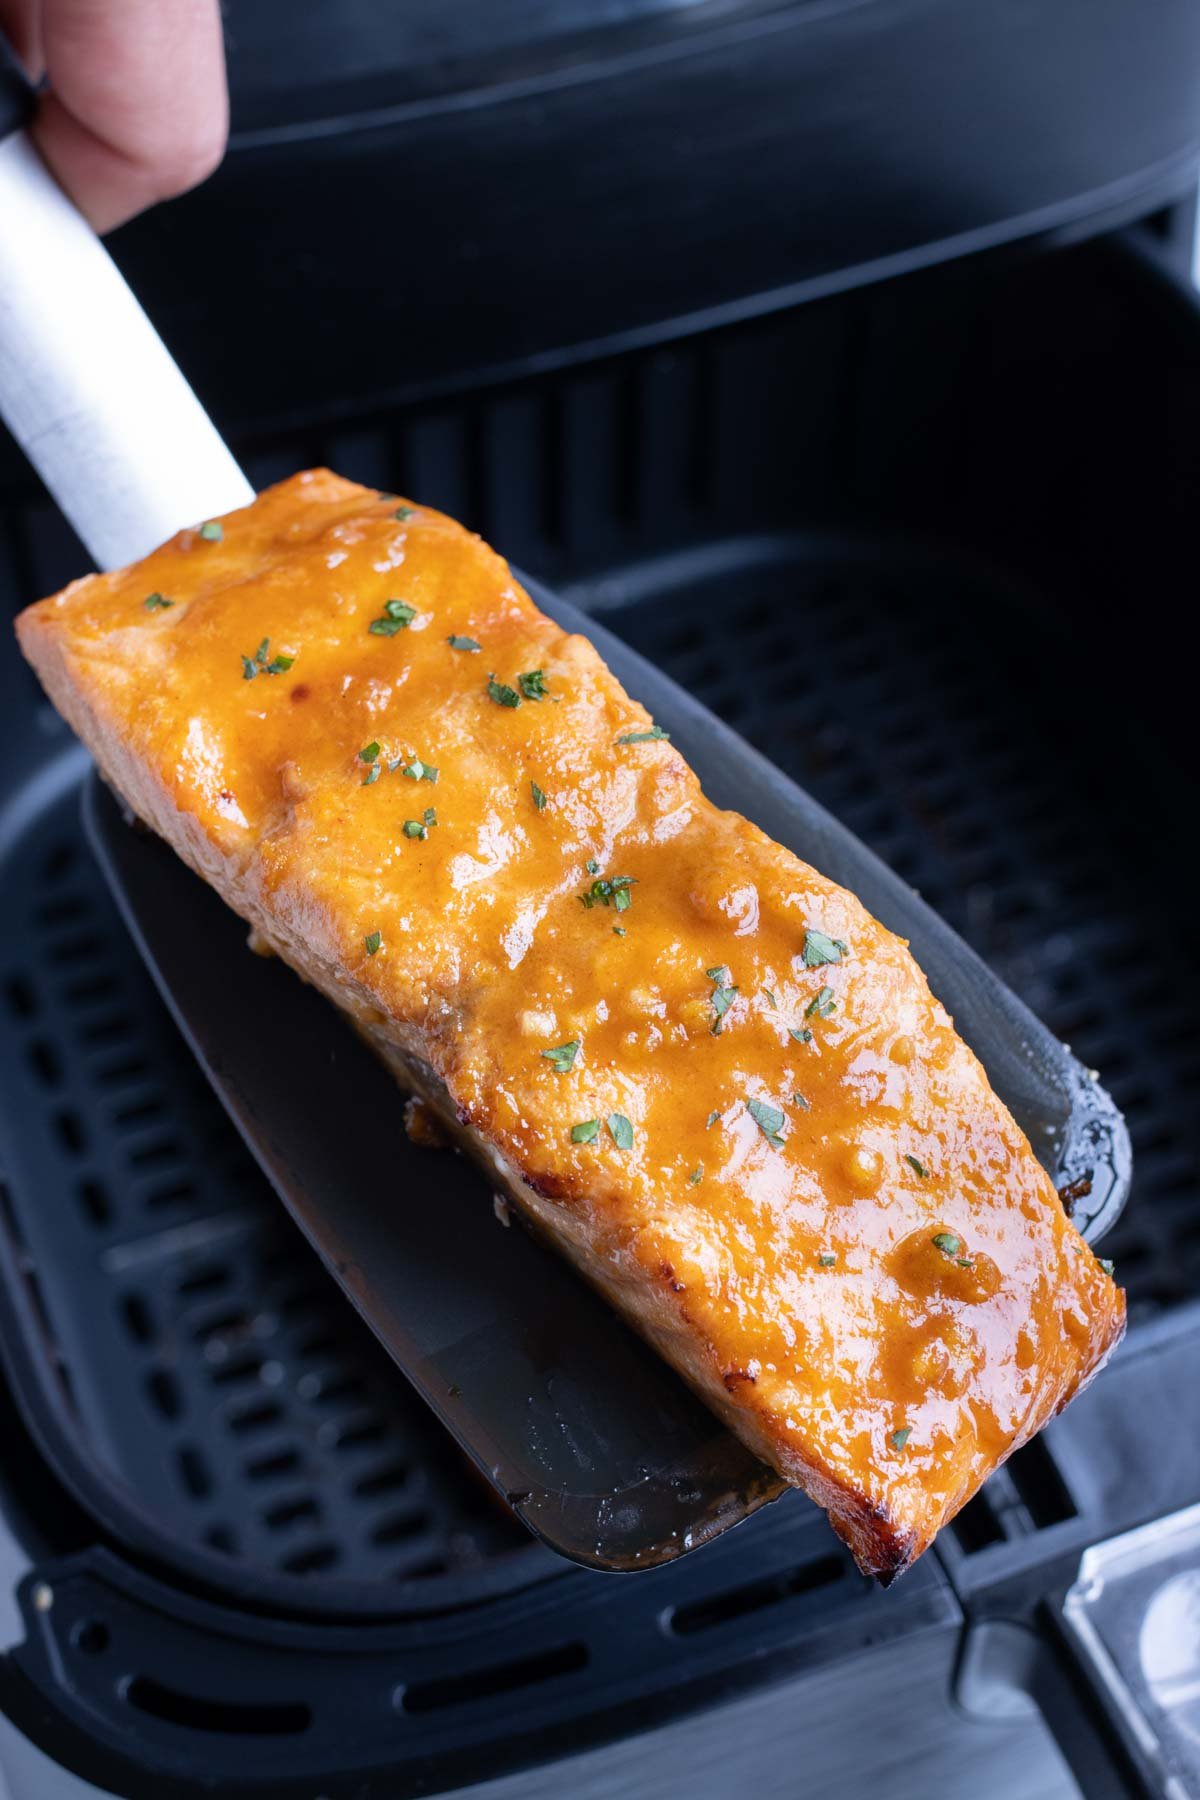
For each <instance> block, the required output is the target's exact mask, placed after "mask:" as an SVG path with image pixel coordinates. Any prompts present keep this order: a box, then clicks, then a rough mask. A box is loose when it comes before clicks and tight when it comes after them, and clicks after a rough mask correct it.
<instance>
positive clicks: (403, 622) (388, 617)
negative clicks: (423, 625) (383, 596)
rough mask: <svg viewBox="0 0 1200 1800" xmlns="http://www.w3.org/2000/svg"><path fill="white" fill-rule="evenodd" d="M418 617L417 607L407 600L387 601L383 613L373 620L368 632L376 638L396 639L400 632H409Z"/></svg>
mask: <svg viewBox="0 0 1200 1800" xmlns="http://www.w3.org/2000/svg"><path fill="white" fill-rule="evenodd" d="M416 616H417V609H416V607H415V606H410V605H409V604H408V602H407V600H385V601H384V603H383V612H382V613H381V614H380V616H379V618H377V619H372V620H371V623H370V624H369V625H368V626H367V630H368V631H370V632H371V633H372V634H373V635H374V636H375V637H395V635H396V633H397V632H398V631H407V630H408V627H409V626H410V625H411V624H412V622H413V620H414V619H415V618H416Z"/></svg>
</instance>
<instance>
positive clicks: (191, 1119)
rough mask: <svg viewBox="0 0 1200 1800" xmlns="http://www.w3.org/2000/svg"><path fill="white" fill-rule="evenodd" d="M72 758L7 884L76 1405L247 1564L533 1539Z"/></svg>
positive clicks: (18, 1071)
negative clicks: (158, 944)
mask: <svg viewBox="0 0 1200 1800" xmlns="http://www.w3.org/2000/svg"><path fill="white" fill-rule="evenodd" d="M68 754H69V753H68ZM79 766H80V765H79V764H78V759H77V758H75V757H74V756H70V755H69V761H67V762H65V763H64V766H63V770H62V774H63V776H64V780H63V781H62V783H61V784H60V788H59V791H58V792H57V794H55V795H54V796H53V797H52V798H51V799H50V801H49V803H48V804H46V805H44V806H43V807H40V808H37V809H35V810H33V811H32V812H31V813H30V814H29V816H28V820H27V823H26V827H25V829H24V830H23V831H21V832H20V833H19V834H18V835H17V836H16V837H15V838H14V839H13V840H12V842H11V844H10V847H9V853H8V855H7V858H6V859H5V864H4V869H3V874H2V877H0V880H2V885H3V896H4V900H3V904H4V938H3V943H4V950H5V954H4V955H3V960H2V963H0V967H2V969H3V976H2V979H0V1057H2V1059H3V1069H4V1082H3V1107H4V1111H5V1115H6V1119H5V1123H6V1124H8V1125H9V1127H10V1131H9V1132H6V1134H5V1135H6V1136H8V1137H10V1145H9V1149H8V1155H7V1158H6V1160H7V1161H8V1163H9V1167H10V1192H9V1194H8V1197H7V1201H6V1206H5V1213H6V1217H5V1221H4V1222H5V1223H6V1225H7V1228H8V1231H9V1234H10V1237H11V1238H12V1239H13V1241H14V1242H15V1243H16V1244H17V1246H18V1251H17V1254H18V1256H19V1258H20V1259H21V1261H22V1263H23V1265H24V1285H25V1289H26V1292H27V1294H28V1295H30V1296H32V1299H33V1303H34V1306H35V1308H36V1311H37V1314H38V1324H39V1327H40V1329H41V1332H42V1333H43V1340H44V1342H43V1348H44V1350H45V1352H46V1354H47V1355H48V1357H49V1359H50V1361H51V1362H52V1364H53V1367H54V1371H55V1375H56V1378H57V1381H58V1383H59V1385H60V1387H61V1389H62V1394H61V1400H62V1405H63V1406H64V1408H68V1409H70V1410H71V1411H73V1412H75V1413H76V1414H77V1416H78V1421H79V1425H78V1429H79V1430H80V1431H81V1432H82V1433H83V1434H84V1436H85V1438H86V1439H87V1440H89V1441H90V1444H91V1447H92V1448H93V1450H94V1452H95V1453H96V1454H97V1455H98V1456H99V1457H100V1458H102V1459H103V1461H104V1462H105V1463H106V1464H107V1465H108V1466H109V1467H110V1468H111V1469H112V1470H114V1471H115V1472H117V1473H118V1475H119V1476H120V1478H121V1480H122V1481H123V1482H124V1483H125V1484H126V1486H128V1487H129V1488H130V1489H132V1490H133V1493H134V1494H135V1496H136V1498H137V1501H138V1502H139V1504H140V1505H142V1506H143V1507H146V1508H148V1509H150V1510H151V1511H152V1512H154V1513H156V1514H158V1515H160V1516H161V1518H162V1520H163V1521H164V1523H165V1524H166V1526H167V1527H168V1529H169V1530H170V1531H171V1532H172V1533H174V1534H177V1535H178V1536H179V1537H180V1538H181V1539H182V1540H183V1541H185V1542H187V1541H191V1542H195V1543H197V1544H203V1545H207V1546H209V1547H211V1548H214V1549H216V1550H219V1551H221V1552H222V1553H224V1554H226V1555H229V1556H232V1557H236V1558H238V1559H240V1560H244V1561H245V1562H247V1563H251V1564H258V1565H261V1566H262V1567H265V1568H268V1569H272V1570H275V1571H279V1572H281V1573H283V1574H288V1575H294V1576H301V1577H303V1576H314V1575H330V1576H336V1577H337V1578H339V1579H347V1580H349V1581H352V1582H356V1583H365V1582H371V1583H381V1582H382V1583H387V1582H389V1581H392V1582H394V1581H396V1580H397V1579H410V1578H413V1577H418V1576H435V1575H442V1574H445V1573H447V1572H466V1571H470V1570H472V1569H477V1568H478V1567H479V1565H480V1564H481V1563H482V1562H484V1561H485V1560H489V1559H492V1558H494V1557H497V1556H499V1555H501V1554H503V1553H504V1552H505V1551H508V1552H512V1551H514V1550H515V1551H517V1552H518V1553H520V1552H522V1551H524V1549H525V1548H526V1546H527V1545H528V1543H529V1540H528V1538H527V1536H526V1534H525V1532H524V1531H523V1530H522V1529H521V1528H520V1527H519V1526H517V1525H516V1523H515V1522H514V1521H512V1520H511V1519H510V1518H509V1517H508V1516H507V1515H506V1514H505V1513H504V1512H503V1510H502V1509H501V1508H500V1506H499V1503H498V1502H497V1501H495V1500H494V1499H493V1497H492V1493H491V1490H490V1488H489V1487H488V1486H487V1484H486V1483H484V1482H483V1481H482V1480H481V1479H479V1478H478V1477H476V1475H475V1474H474V1472H473V1471H471V1470H470V1469H469V1468H468V1466H467V1465H466V1464H465V1462H464V1461H463V1460H462V1458H461V1457H460V1455H459V1453H458V1452H457V1450H456V1449H455V1447H454V1446H453V1445H452V1444H451V1443H450V1441H449V1440H448V1439H447V1438H446V1436H445V1434H444V1433H443V1432H442V1431H441V1429H440V1427H439V1426H438V1425H437V1423H436V1421H434V1419H433V1418H432V1416H431V1415H430V1414H429V1413H428V1412H427V1410H426V1408H425V1406H424V1404H423V1403H422V1402H421V1401H419V1400H418V1399H417V1398H416V1397H415V1396H414V1395H413V1394H412V1393H411V1391H410V1390H409V1388H408V1387H407V1385H406V1383H405V1382H404V1381H403V1380H401V1379H400V1378H398V1377H397V1375H396V1373H395V1370H394V1368H393V1366H392V1364H391V1362H390V1360H389V1359H388V1358H387V1356H386V1355H385V1354H384V1353H383V1352H382V1351H381V1350H380V1349H379V1347H378V1346H377V1344H376V1342H375V1340H374V1338H373V1337H372V1336H371V1334H370V1332H369V1331H368V1330H367V1329H366V1327H365V1326H363V1325H362V1324H361V1323H360V1321H359V1320H358V1318H357V1316H356V1315H355V1314H354V1313H353V1311H352V1309H351V1308H350V1307H349V1306H348V1305H347V1304H346V1303H345V1302H344V1301H343V1299H342V1298H341V1296H340V1295H339V1294H338V1293H337V1291H336V1290H335V1289H334V1287H333V1285H332V1283H331V1282H330V1281H329V1279H328V1277H327V1276H326V1275H325V1273H324V1271H323V1270H322V1269H321V1267H320V1264H319V1263H318V1262H317V1261H316V1259H315V1257H314V1256H313V1254H312V1252H311V1251H310V1250H309V1248H308V1246H307V1245H306V1244H305V1242H304V1240H303V1239H302V1238H301V1236H300V1234H299V1233H298V1232H297V1231H296V1230H295V1228H294V1227H293V1226H292V1225H291V1223H290V1221H289V1220H288V1219H287V1218H286V1216H285V1215H284V1214H283V1211H282V1209H281V1208H280V1207H279V1205H278V1203H277V1201H276V1200H275V1197H274V1195H273V1194H272V1193H271V1192H270V1191H269V1189H268V1188H267V1187H266V1185H265V1183H264V1181H263V1178H262V1176H261V1174H260V1173H259V1171H258V1169H257V1167H256V1166H255V1165H254V1163H253V1162H252V1160H251V1159H250V1157H249V1155H248V1153H247V1152H246V1150H245V1148H244V1146H243V1144H242V1142H241V1140H240V1138H239V1137H238V1136H237V1134H236V1132H235V1131H234V1129H233V1127H232V1126H231V1125H230V1123H229V1122H228V1120H227V1119H226V1117H225V1114H224V1113H223V1111H222V1110H221V1108H220V1106H219V1105H218V1104H217V1103H216V1101H215V1100H214V1098H213V1096H212V1094H211V1092H210V1090H209V1089H208V1087H207V1085H206V1084H205V1082H204V1080H203V1077H202V1076H201V1075H200V1074H199V1072H198V1071H197V1069H196V1068H195V1066H194V1064H193V1062H192V1060H191V1057H190V1055H189V1053H188V1051H187V1050H186V1048H185V1046H184V1045H183V1043H182V1040H181V1039H180V1038H179V1037H178V1035H177V1033H176V1031H175V1028H174V1026H173V1025H172V1024H171V1022H170V1021H169V1019H168V1018H167V1017H166V1015H165V1013H164V1011H163V1009H162V1006H161V1003H160V1002H159V1000H158V997H157V995H156V994H155V993H154V991H153V989H152V987H151V985H150V982H149V978H148V977H147V975H146V974H145V972H144V970H143V969H142V966H141V964H140V962H139V959H138V957H137V954H136V952H135V951H134V949H133V946H132V944H131V942H130V941H129V939H128V937H127V936H126V933H125V931H124V928H123V926H122V925H121V923H120V921H119V920H118V918H117V916H116V914H115V911H114V909H113V906H112V903H111V901H110V899H109V897H108V894H107V891H106V889H105V888H104V885H103V882H102V880H101V878H100V875H99V872H98V870H97V869H96V868H95V866H94V865H93V863H92V861H91V859H90V856H89V854H88V851H87V850H86V848H85V845H84V843H83V841H82V838H81V835H80V827H79V795H78V785H77V782H76V780H74V779H71V775H72V772H73V770H77V769H78V767H79ZM18 947H19V955H18V957H17V958H16V959H14V957H13V955H12V951H13V950H14V949H18ZM14 1120H15V1121H16V1123H17V1126H18V1129H17V1130H16V1131H12V1130H11V1126H12V1123H13V1121H14Z"/></svg>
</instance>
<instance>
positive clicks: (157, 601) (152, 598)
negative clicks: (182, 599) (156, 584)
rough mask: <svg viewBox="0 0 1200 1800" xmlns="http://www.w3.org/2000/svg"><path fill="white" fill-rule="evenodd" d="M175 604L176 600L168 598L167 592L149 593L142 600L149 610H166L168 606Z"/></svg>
mask: <svg viewBox="0 0 1200 1800" xmlns="http://www.w3.org/2000/svg"><path fill="white" fill-rule="evenodd" d="M174 604H175V602H174V601H173V600H168V599H167V597H166V595H165V594H147V595H146V598H145V599H144V600H143V601H142V605H143V606H144V607H145V609H146V611H147V612H165V611H166V610H167V608H168V606H174Z"/></svg>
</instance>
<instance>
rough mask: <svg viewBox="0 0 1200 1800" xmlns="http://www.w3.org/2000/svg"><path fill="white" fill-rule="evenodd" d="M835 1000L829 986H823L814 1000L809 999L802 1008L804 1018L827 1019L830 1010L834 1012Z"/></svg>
mask: <svg viewBox="0 0 1200 1800" xmlns="http://www.w3.org/2000/svg"><path fill="white" fill-rule="evenodd" d="M836 1010H837V1001H836V1000H835V999H834V997H833V989H832V988H831V987H823V988H822V989H821V991H820V993H819V994H818V995H817V996H816V998H815V999H814V1000H810V1001H809V1003H808V1005H807V1006H806V1007H805V1009H804V1016H805V1018H806V1019H812V1018H818V1019H827V1018H828V1017H829V1015H830V1013H831V1012H836Z"/></svg>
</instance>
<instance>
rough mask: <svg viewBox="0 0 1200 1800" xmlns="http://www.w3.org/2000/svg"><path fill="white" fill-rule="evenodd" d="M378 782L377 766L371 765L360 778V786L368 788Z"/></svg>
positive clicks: (375, 764)
mask: <svg viewBox="0 0 1200 1800" xmlns="http://www.w3.org/2000/svg"><path fill="white" fill-rule="evenodd" d="M378 780H379V764H378V763H372V764H371V766H370V768H369V769H368V770H367V772H366V774H365V775H364V776H363V778H362V784H363V786H364V787H370V785H371V783H372V782H373V781H378Z"/></svg>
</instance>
